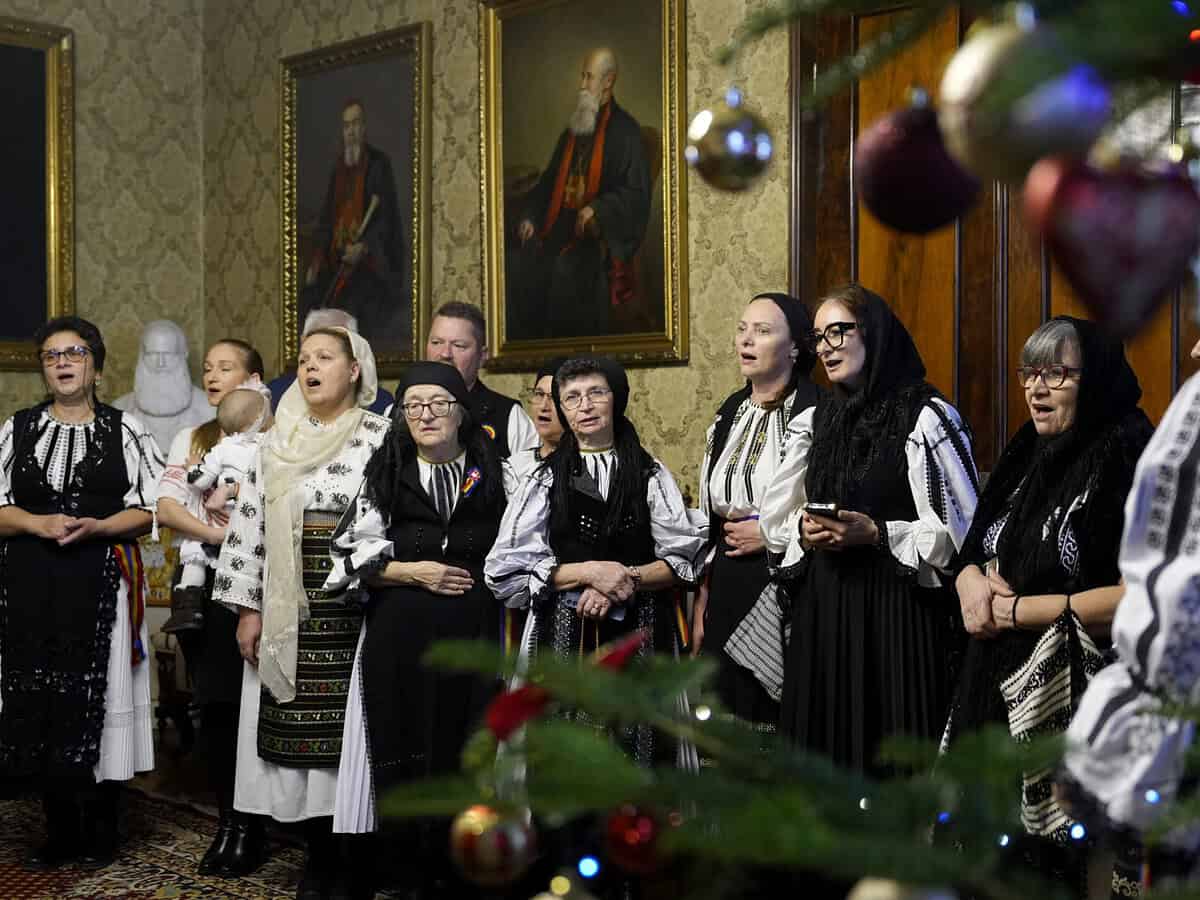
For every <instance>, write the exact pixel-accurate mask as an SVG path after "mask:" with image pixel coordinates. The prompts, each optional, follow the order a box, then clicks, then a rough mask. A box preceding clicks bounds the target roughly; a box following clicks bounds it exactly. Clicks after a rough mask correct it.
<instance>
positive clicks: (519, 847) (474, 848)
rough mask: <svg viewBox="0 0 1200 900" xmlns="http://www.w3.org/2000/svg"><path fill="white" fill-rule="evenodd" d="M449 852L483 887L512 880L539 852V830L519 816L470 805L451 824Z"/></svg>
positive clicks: (472, 880) (471, 877) (464, 871)
mask: <svg viewBox="0 0 1200 900" xmlns="http://www.w3.org/2000/svg"><path fill="white" fill-rule="evenodd" d="M450 855H451V857H453V859H454V863H455V865H457V866H458V868H459V871H461V872H462V874H463V877H465V878H466V879H467V880H468V881H471V882H472V883H474V884H477V885H480V886H481V887H499V886H500V885H505V884H511V883H512V882H514V881H516V880H517V879H518V878H520V877H521V875H522V874H524V872H525V870H526V869H528V868H529V866H530V864H531V863H532V862H533V860H534V857H535V856H537V832H536V831H534V828H533V825H532V824H530V823H529V822H527V821H526V820H525V819H524V818H522V817H519V816H509V815H502V814H501V813H499V812H497V811H496V810H494V809H492V808H491V807H490V806H483V805H482V804H480V805H477V806H470V807H467V809H465V810H463V811H462V812H461V813H459V814H458V816H457V817H456V818H455V819H454V824H453V825H451V826H450Z"/></svg>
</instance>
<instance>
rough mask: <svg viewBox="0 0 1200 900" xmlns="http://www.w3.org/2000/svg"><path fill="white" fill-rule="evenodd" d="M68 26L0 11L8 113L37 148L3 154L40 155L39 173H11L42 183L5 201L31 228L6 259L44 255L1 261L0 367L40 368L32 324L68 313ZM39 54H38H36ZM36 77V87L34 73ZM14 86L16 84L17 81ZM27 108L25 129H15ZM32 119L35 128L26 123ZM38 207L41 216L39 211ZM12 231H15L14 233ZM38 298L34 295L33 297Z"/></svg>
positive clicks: (71, 183)
mask: <svg viewBox="0 0 1200 900" xmlns="http://www.w3.org/2000/svg"><path fill="white" fill-rule="evenodd" d="M73 40H74V39H73V36H72V32H71V30H70V29H67V28H58V27H56V26H53V25H43V24H41V23H39V22H26V21H23V20H20V19H12V18H7V17H3V16H0V73H2V72H4V71H5V70H6V69H7V70H8V71H9V72H10V73H11V74H13V75H16V74H17V73H18V72H19V73H21V77H20V78H19V79H9V78H7V77H6V79H5V80H6V83H8V84H9V85H10V88H9V90H10V92H14V93H10V94H9V95H7V96H8V101H9V104H8V105H9V109H8V115H9V116H10V117H14V116H15V117H16V118H17V119H18V121H17V122H15V123H13V124H14V128H13V130H12V133H13V134H14V135H19V134H27V135H28V136H29V139H30V140H31V141H34V142H36V141H37V140H39V132H40V133H41V136H40V140H41V142H42V146H41V147H40V148H38V147H36V146H33V145H31V146H29V147H23V148H14V147H11V146H10V147H6V153H8V154H10V155H9V157H8V159H9V160H10V161H11V160H14V159H17V158H20V157H21V156H29V157H31V158H32V157H40V158H41V160H42V164H41V166H40V167H39V170H40V171H39V177H38V178H36V179H32V180H31V179H29V175H30V173H29V172H27V171H14V172H12V175H13V177H14V178H15V180H16V181H17V182H21V181H22V180H23V179H24V180H25V183H27V184H29V185H30V186H31V188H36V186H37V185H38V184H41V185H44V190H43V191H42V192H41V195H40V196H39V195H38V193H37V192H36V191H35V190H30V191H29V192H27V193H23V194H22V197H21V201H20V202H21V203H24V204H26V206H25V207H21V206H20V205H18V204H10V203H6V207H7V208H6V210H5V211H4V212H3V213H0V216H4V215H9V216H13V217H16V218H19V219H20V222H21V223H22V224H28V223H30V222H31V221H32V222H33V223H34V224H32V225H28V227H29V228H30V230H29V232H28V233H27V234H22V235H21V238H20V240H22V241H23V242H24V243H26V244H28V249H27V250H23V251H18V252H17V253H15V254H12V255H11V256H10V260H11V261H12V262H14V263H16V264H17V265H18V266H22V265H23V264H24V263H25V262H26V261H27V260H28V259H29V255H30V254H33V255H36V254H37V253H38V251H39V250H40V251H41V252H42V253H43V254H44V257H45V269H44V281H43V278H42V271H43V270H42V267H41V266H35V267H34V269H33V270H29V269H27V268H26V269H24V270H23V271H21V272H15V271H14V272H9V271H7V270H6V268H5V267H4V265H3V262H4V261H0V278H3V280H4V282H5V287H6V290H7V291H8V297H9V299H8V302H7V304H6V306H5V319H6V321H5V325H4V327H3V328H0V369H2V370H10V371H11V370H26V369H40V368H41V365H40V363H39V362H38V358H37V347H36V346H35V345H34V342H33V336H34V333H35V332H36V330H37V328H38V327H39V326H40V325H42V324H44V323H45V322H46V321H48V320H49V319H52V318H54V317H56V316H64V315H69V314H70V313H73V312H74V311H75V60H74V47H73ZM39 57H40V58H39ZM39 73H41V74H42V77H43V80H42V82H41V90H40V91H39V90H37V88H36V87H35V85H36V84H37V75H38V74H39ZM17 86H19V88H18V87H17ZM22 104H24V107H23V108H24V109H26V110H28V112H29V116H28V119H29V121H28V123H27V124H29V125H30V126H31V127H29V128H25V129H23V128H22V120H24V119H25V116H24V115H23V113H22V112H21V111H19V110H20V109H21V108H22ZM34 120H36V121H37V122H38V123H39V124H40V125H41V126H42V127H33V121H34ZM39 213H41V215H39ZM15 233H19V232H15ZM39 294H40V295H42V296H38V295H39Z"/></svg>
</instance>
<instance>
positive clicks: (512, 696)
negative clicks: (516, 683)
mask: <svg viewBox="0 0 1200 900" xmlns="http://www.w3.org/2000/svg"><path fill="white" fill-rule="evenodd" d="M549 702H550V694H549V692H547V691H546V689H545V688H540V687H538V686H537V685H532V684H527V685H525V686H524V687H519V688H517V689H516V690H515V691H505V692H504V693H503V694H500V695H499V696H497V697H496V698H495V699H494V700H492V702H491V703H490V704H488V708H487V712H486V713H484V721H485V722H486V723H487V727H488V730H489V731H490V732H491V733H492V734H494V735H495V736H496V740H498V741H506V740H508V738H509V736H510V735H511V734H512V733H513V732H514V731H516V730H517V729H518V728H520V727H521V726H522V725H524V724H525V723H526V722H528V721H529V720H530V719H535V718H537V717H538V716H540V715H541V714H542V712H543V711H544V710H545V709H546V705H547V704H548V703H549Z"/></svg>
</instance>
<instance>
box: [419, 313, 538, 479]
mask: <svg viewBox="0 0 1200 900" xmlns="http://www.w3.org/2000/svg"><path fill="white" fill-rule="evenodd" d="M487 352H488V351H487V329H486V326H485V325H484V321H483V313H482V312H481V311H480V309H479V307H477V306H472V305H471V304H470V303H463V302H462V301H459V300H451V301H450V302H448V303H443V304H442V305H441V306H439V307H438V308H437V310H436V311H435V312H434V314H433V322H432V324H431V325H430V326H429V339H428V340H427V341H426V342H425V358H426V359H428V360H432V361H434V362H444V363H449V364H450V365H452V366H454V368H456V369H458V371H459V373H460V374H461V375H462V377H463V381H465V382H466V383H467V390H468V391H469V395H468V396H469V398H470V402H469V408H470V410H471V414H472V415H473V416H474V417H475V420H476V421H477V422H479V423H480V424H482V425H483V429H484V431H486V432H487V433H488V435H490V436H491V438H492V440H494V441H495V442H496V448H497V449H498V450H499V451H500V455H501V456H502V457H504V458H505V459H507V458H508V457H509V456H510V455H511V454H513V453H515V452H516V451H518V450H525V449H528V448H530V447H536V446H537V445H538V434H537V431H536V430H535V429H534V427H533V421H532V420H531V419H530V418H529V416H528V415H526V413H525V410H523V409H522V408H521V404H520V403H518V402H517V401H516V400H514V399H513V398H512V397H506V396H504V395H503V394H497V393H496V392H495V391H493V390H491V389H490V388H489V387H488V386H487V385H485V384H484V383H483V382H482V381H480V380H479V368H480V366H482V365H483V364H484V363H485V362H487Z"/></svg>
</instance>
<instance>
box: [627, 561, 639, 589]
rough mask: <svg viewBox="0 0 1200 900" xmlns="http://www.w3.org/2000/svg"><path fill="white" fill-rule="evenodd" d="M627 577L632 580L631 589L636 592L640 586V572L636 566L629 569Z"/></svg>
mask: <svg viewBox="0 0 1200 900" xmlns="http://www.w3.org/2000/svg"><path fill="white" fill-rule="evenodd" d="M629 577H630V578H632V579H633V589H634V590H635V591H636V590H637V589H638V588H640V587H641V586H642V570H641V568H639V567H638V566H630V567H629Z"/></svg>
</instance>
